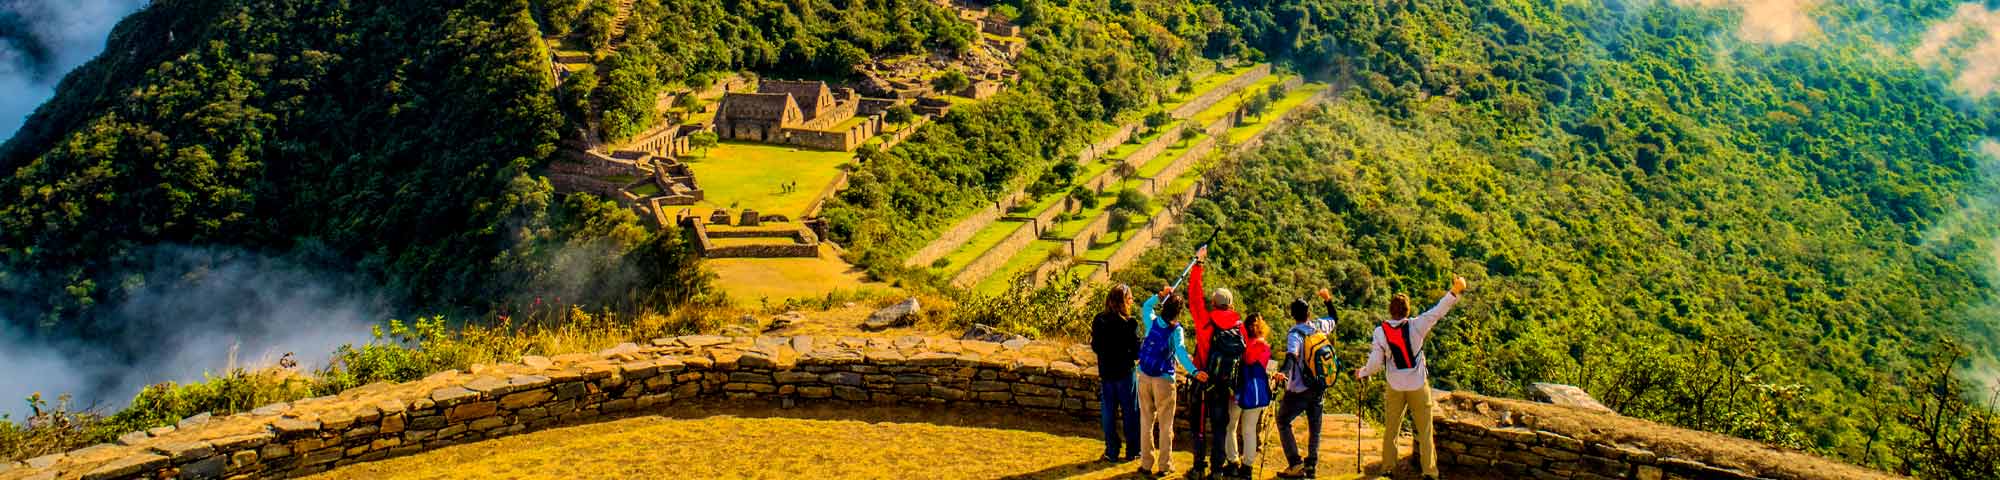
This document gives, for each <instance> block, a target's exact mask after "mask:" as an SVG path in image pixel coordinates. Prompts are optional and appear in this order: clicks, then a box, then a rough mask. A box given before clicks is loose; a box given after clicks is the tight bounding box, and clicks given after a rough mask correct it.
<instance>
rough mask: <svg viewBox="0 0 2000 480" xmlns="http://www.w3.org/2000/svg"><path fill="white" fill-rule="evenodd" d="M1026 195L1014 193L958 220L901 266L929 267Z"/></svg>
mask: <svg viewBox="0 0 2000 480" xmlns="http://www.w3.org/2000/svg"><path fill="white" fill-rule="evenodd" d="M1026 195H1027V194H1025V193H1021V192H1014V194H1012V195H1009V196H1007V197H1006V198H1002V199H1000V201H999V202H996V203H994V204H992V205H987V206H986V207H983V208H980V209H979V210H978V211H974V212H972V214H971V215H968V216H966V217H965V219H964V220H959V221H958V223H955V224H952V226H951V228H948V229H945V231H944V232H943V233H940V234H938V238H937V240H933V241H931V243H930V244H928V245H924V248H923V249H920V250H917V253H916V254H913V255H910V258H909V259H908V260H904V261H903V266H906V267H916V268H924V267H929V266H930V264H931V262H935V261H937V259H940V258H944V256H945V255H949V254H951V252H952V251H953V250H957V249H958V247H960V246H964V245H965V242H967V241H971V240H972V236H973V235H977V234H979V231H980V230H984V229H986V226H987V225H992V224H993V222H995V221H998V220H1000V217H1001V216H1004V215H1006V214H1007V210H1008V209H1010V208H1013V207H1014V203H1015V202H1019V201H1021V198H1022V197H1024V196H1026Z"/></svg>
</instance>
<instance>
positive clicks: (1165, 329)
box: [1139, 322, 1181, 377]
mask: <svg viewBox="0 0 2000 480" xmlns="http://www.w3.org/2000/svg"><path fill="white" fill-rule="evenodd" d="M1180 334H1181V332H1180V328H1178V327H1177V326H1175V325H1173V324H1170V323H1167V322H1157V323H1156V324H1155V325H1153V326H1152V327H1148V328H1147V329H1146V342H1145V343H1141V344H1139V371H1140V372H1143V373H1145V374H1146V375H1147V376H1153V377H1163V376H1166V375H1167V374H1169V373H1173V372H1174V342H1173V338H1172V337H1170V335H1173V336H1177V335H1180Z"/></svg>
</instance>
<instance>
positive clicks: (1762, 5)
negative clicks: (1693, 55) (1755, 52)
mask: <svg viewBox="0 0 2000 480" xmlns="http://www.w3.org/2000/svg"><path fill="white" fill-rule="evenodd" d="M1674 4H1676V5H1680V6H1684V7H1707V8H1736V9H1739V10H1742V11H1743V24H1742V25H1741V26H1740V27H1738V28H1737V30H1736V37H1737V38H1740V39H1742V40H1743V41H1746V42H1751V43H1762V44H1782V43H1791V42H1796V41H1799V40H1804V39H1806V38H1808V37H1811V36H1813V35H1817V34H1819V31H1820V30H1819V22H1818V21H1815V20H1813V18H1812V16H1811V15H1810V14H1811V13H1812V10H1813V9H1814V8H1817V7H1819V0H1674Z"/></svg>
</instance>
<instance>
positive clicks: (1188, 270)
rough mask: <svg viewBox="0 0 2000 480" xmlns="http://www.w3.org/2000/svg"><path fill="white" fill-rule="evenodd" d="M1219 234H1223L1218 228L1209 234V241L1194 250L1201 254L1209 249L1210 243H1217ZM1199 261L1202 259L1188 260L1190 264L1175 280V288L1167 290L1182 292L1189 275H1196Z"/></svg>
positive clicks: (1182, 268)
mask: <svg viewBox="0 0 2000 480" xmlns="http://www.w3.org/2000/svg"><path fill="white" fill-rule="evenodd" d="M1218 233H1222V229H1219V228H1218V229H1216V230H1215V231H1213V232H1209V233H1208V239H1207V240H1202V241H1201V244H1200V245H1198V246H1196V247H1195V248H1194V250H1195V251H1197V252H1199V251H1201V249H1204V248H1208V244H1210V243H1213V242H1215V235H1216V234H1218ZM1198 261H1200V259H1198V258H1190V259H1188V263H1187V266H1185V267H1181V276H1180V278H1175V279H1174V286H1172V287H1169V288H1167V289H1168V290H1180V289H1181V283H1183V282H1186V281H1187V278H1188V275H1189V274H1192V273H1194V264H1195V262H1198Z"/></svg>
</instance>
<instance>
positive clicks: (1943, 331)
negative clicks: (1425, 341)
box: [1121, 1, 2000, 475]
mask: <svg viewBox="0 0 2000 480" xmlns="http://www.w3.org/2000/svg"><path fill="white" fill-rule="evenodd" d="M1953 6H1954V5H1952V4H1949V3H1943V2H1917V4H1916V5H1908V6H1900V5H1876V4H1872V3H1870V2H1861V4H1859V5H1842V6H1838V7H1835V6H1831V5H1829V7H1828V8H1826V9H1825V10H1824V11H1823V12H1822V13H1821V15H1820V16H1821V17H1823V18H1825V19H1826V22H1827V23H1828V26H1827V27H1826V28H1825V31H1824V32H1825V33H1824V35H1825V36H1824V37H1822V38H1819V39H1817V40H1812V41H1807V42H1800V43H1793V44H1759V43H1754V42H1745V41H1739V40H1738V39H1736V38H1735V33H1736V31H1737V30H1738V22H1739V21H1749V20H1743V19H1740V18H1737V17H1735V12H1733V11H1731V10H1710V9H1698V8H1676V7H1673V6H1670V5H1661V4H1622V3H1615V2H1614V3H1611V4H1609V5H1608V7H1609V8H1603V9H1598V8H1575V7H1570V6H1567V5H1565V4H1561V3H1559V2H1558V3H1555V4H1549V3H1546V2H1514V3H1505V4H1491V5H1489V4H1481V3H1474V2H1463V3H1461V2H1450V1H1446V2H1391V4H1390V6H1389V8H1388V9H1387V11H1386V12H1377V13H1380V14H1364V11H1370V12H1372V11H1373V10H1372V9H1373V8H1374V6H1372V5H1349V4H1342V3H1339V2H1306V4H1305V5H1302V6H1299V7H1297V10H1292V12H1294V13H1298V14H1304V15H1308V16H1310V17H1312V18H1313V19H1314V20H1313V21H1310V22H1307V23H1309V24H1311V25H1316V26H1317V27H1318V28H1317V29H1313V30H1312V31H1299V30H1289V31H1287V30H1286V26H1287V25H1291V24H1292V23H1291V22H1286V21H1277V22H1269V23H1268V24H1267V23H1266V22H1268V21H1269V18H1268V17H1266V16H1265V13H1263V12H1259V11H1255V10H1254V9H1242V10H1239V9H1233V8H1232V9H1225V11H1226V12H1229V13H1230V14H1231V16H1232V19H1233V21H1238V22H1240V23H1244V24H1246V25H1249V27H1246V29H1247V30H1248V31H1253V32H1264V33H1259V34H1252V35H1251V37H1252V38H1253V39H1255V40H1254V42H1255V44H1256V45H1258V46H1259V47H1261V48H1269V49H1272V52H1273V53H1274V54H1289V55H1306V54H1310V56H1309V57H1307V58H1301V59H1300V60H1299V61H1300V62H1302V63H1303V64H1304V65H1303V66H1302V68H1306V69H1313V68H1320V69H1323V70H1325V71H1333V72H1349V73H1351V75H1352V77H1351V79H1352V81H1353V85H1352V87H1351V88H1350V90H1349V91H1348V92H1347V95H1346V96H1345V97H1344V98H1342V99H1341V100H1340V101H1339V102H1338V103H1336V104H1334V105H1331V106H1329V107H1326V108H1325V109H1323V110H1322V111H1319V112H1316V113H1315V114H1313V115H1312V116H1310V117H1309V118H1308V119H1306V120H1305V121H1304V122H1303V124H1302V125H1301V126H1300V127H1298V128H1297V129H1295V130H1293V131H1291V132H1288V133H1285V134H1282V135H1279V136H1278V137H1276V138H1274V139H1273V140H1272V141H1271V142H1270V143H1269V144H1267V145H1265V146H1264V147H1263V148H1260V149H1257V150H1256V151H1254V152H1249V153H1247V154H1245V155H1244V156H1243V157H1241V158H1240V159H1238V161H1236V162H1234V163H1230V164H1226V165H1222V166H1220V167H1218V168H1217V169H1216V170H1213V171H1211V172H1210V174H1209V178H1210V180H1211V181H1212V182H1214V184H1215V188H1216V189H1217V191H1216V193H1215V194H1214V195H1210V196H1209V197H1207V198H1206V199H1203V200H1200V201H1198V202H1197V204H1196V206H1195V207H1194V208H1193V212H1192V213H1191V214H1190V215H1189V217H1188V218H1189V219H1190V220H1189V223H1188V224H1187V225H1186V226H1184V227H1183V228H1181V229H1180V230H1179V231H1178V232H1177V233H1176V234H1174V235H1172V236H1170V238H1169V240H1168V241H1167V242H1166V243H1165V244H1164V245H1163V246H1162V247H1161V248H1159V249H1157V250H1155V251H1154V252H1153V253H1152V254H1151V255H1150V256H1149V257H1148V259H1147V260H1146V261H1143V262H1142V263H1141V266H1139V267H1137V268H1134V269H1133V270H1132V271H1128V272H1125V273H1124V274H1122V275H1121V279H1122V280H1124V281H1128V282H1132V283H1134V284H1138V285H1147V284H1156V283H1160V282H1163V281H1166V280H1167V279H1168V277H1169V276H1170V275H1172V274H1175V273H1178V271H1179V269H1178V268H1179V264H1180V262H1182V261H1184V259H1185V257H1186V255H1187V253H1188V252H1189V251H1191V250H1192V248H1193V244H1194V243H1195V242H1199V241H1201V240H1200V239H1203V238H1208V236H1209V235H1210V233H1211V232H1216V231H1219V232H1220V234H1219V235H1218V236H1217V237H1216V238H1217V240H1216V244H1215V246H1214V247H1213V248H1214V250H1215V254H1214V257H1213V258H1214V263H1215V267H1214V268H1213V269H1212V271H1214V272H1217V274H1218V275H1220V276H1221V277H1222V279H1219V280H1215V281H1214V282H1215V283H1217V284H1220V285H1227V286H1231V287H1234V288H1239V289H1241V291H1242V292H1243V296H1244V298H1248V299H1250V304H1251V305H1252V306H1253V307H1254V308H1259V309H1266V310H1271V311H1272V314H1273V316H1274V317H1278V316H1280V315H1276V313H1277V309H1278V308H1279V307H1280V306H1282V304H1283V302H1286V301H1289V300H1290V299H1292V298H1296V297H1302V296H1305V295H1308V294H1309V293H1310V292H1311V291H1312V290H1313V289H1316V288H1319V287H1322V286H1328V287H1332V288H1333V289H1334V290H1335V291H1336V292H1339V298H1342V299H1344V305H1343V309H1344V312H1343V317H1344V318H1347V319H1349V320H1350V321H1348V322H1347V323H1346V324H1345V325H1344V326H1343V332H1342V334H1343V335H1344V336H1346V337H1348V338H1349V339H1353V340H1356V341H1357V342H1358V341H1359V339H1361V338H1365V335H1366V334H1367V333H1366V332H1367V329H1369V328H1370V327H1371V325H1372V323H1370V321H1371V320H1375V319H1378V318H1380V317H1383V316H1384V315H1385V313H1383V312H1384V311H1383V305H1385V304H1386V303H1387V299H1388V298H1389V296H1391V295H1392V294H1394V293H1396V292H1404V293H1410V294H1412V295H1413V296H1425V297H1427V296H1432V295H1436V294H1438V293H1439V292H1441V291H1442V288H1443V287H1444V285H1445V282H1446V280H1448V279H1449V278H1450V276H1451V275H1453V274H1458V275H1464V276H1467V277H1469V278H1472V279H1473V282H1474V284H1475V285H1477V287H1475V288H1474V290H1473V293H1472V294H1471V298H1473V300H1472V301H1468V302H1465V303H1462V304H1461V307H1460V310H1458V312H1459V313H1456V314H1455V315H1454V318H1453V319H1452V320H1451V321H1449V322H1448V323H1446V324H1445V326H1443V327H1441V329H1440V333H1439V334H1438V335H1436V336H1435V337H1434V338H1436V339H1437V341H1436V342H1433V344H1432V347H1430V348H1431V350H1432V352H1431V353H1432V358H1433V362H1434V363H1433V365H1434V366H1435V367H1434V368H1435V371H1434V373H1433V377H1432V378H1433V379H1434V382H1435V383H1436V385H1437V386H1438V387H1441V388H1447V389H1469V390H1474V391H1480V392H1485V393H1495V394H1503V395H1517V396H1518V395H1523V394H1525V388H1526V386H1527V384H1528V383H1529V382H1535V381H1552V382H1561V383H1571V384H1576V385H1580V386H1583V387H1584V388H1585V389H1586V390H1588V391H1590V392H1592V393H1593V394H1595V395H1597V397H1598V398H1599V399H1600V400H1603V401H1604V402H1605V403H1606V404H1607V405H1609V406H1611V407H1612V408H1614V409H1617V410H1619V411H1621V412H1624V413H1626V414H1629V415H1635V416H1640V417H1646V418H1654V419H1659V420H1663V421H1667V422H1670V423H1675V424H1679V425H1684V426H1688V427H1693V428H1699V429H1704V430H1711V431H1719V432H1725V433H1729V434H1732V435H1738V436H1743V437H1747V438H1755V439H1760V440H1766V441H1771V442H1774V443H1778V444H1781V445H1790V446H1795V447H1800V448H1806V449H1810V450H1814V451H1818V452H1822V453H1826V454H1830V455H1834V456H1837V457H1841V458H1846V459H1849V460H1850V461H1855V462H1861V463H1867V464H1874V465H1879V466H1884V467H1890V468H1897V469H1901V470H1904V471H1908V472H1912V473H1921V474H1927V475H1940V474H1941V473H1940V472H1939V471H1935V470H1930V469H1929V468H1930V467H1931V466H1932V465H1926V464H1923V463H1920V462H1919V460H1928V461H1932V462H1942V460H1940V459H1938V458H1932V457H1927V456H1928V455H1931V454H1932V453H1934V452H1933V451H1932V450H1927V449H1925V448H1923V447H1924V446H1925V445H1922V444H1924V443H1926V442H1925V440H1926V438H1924V437H1925V435H1926V434H1928V433H1931V432H1934V431H1936V428H1935V426H1934V425H1924V424H1923V422H1924V421H1926V419H1927V418H1928V417H1925V416H1923V415H1920V414H1921V413H1922V412H1920V411H1919V410H1918V409H1916V408H1915V406H1914V404H1917V403H1924V404H1926V405H1929V404H1928V403H1925V402H1913V401H1912V399H1913V398H1919V397H1922V398H1926V399H1928V398H1930V397H1931V394H1932V393H1935V392H1934V390H1935V391H1942V392H1944V395H1943V396H1945V397H1954V396H1957V395H1958V394H1959V393H1954V390H1953V389H1955V388H1957V387H1952V388H1945V387H1940V386H1939V385H1943V384H1942V383H1938V382H1936V381H1935V380H1936V379H1935V378H1933V377H1934V375H1935V372H1937V371H1939V370H1940V369H1948V367H1950V366H1953V365H1958V364H1959V362H1960V360H1961V359H1962V358H1963V357H1962V356H1961V355H1971V356H1973V357H1974V358H1991V355H1992V354H1993V351H1992V349H1993V348H1994V346H1995V345H2000V344H1996V342H1995V341H1996V340H2000V338H1996V337H1995V335H1994V331H1995V330H1993V328H1992V327H1993V324H1992V323H1991V322H1992V319H1993V318H1995V315H1996V313H2000V312H1996V311H1995V310H1994V304H1993V303H1992V300H1993V292H1994V291H1995V288H1996V283H1995V282H1996V278H2000V277H1996V276H1995V274H1996V271H1995V269H1996V267H2000V265H1995V264H1994V261H1995V258H1994V257H1993V256H1992V255H1991V252H1992V251H1993V250H1992V249H1993V248H1994V241H1995V239H1996V238H2000V229H1996V218H1995V215H1994V212H1993V211H1992V210H1990V205H1991V204H1990V201H1991V199H1992V197H1991V195H1993V194H1994V193H1995V191H1996V190H1994V189H1993V186H1994V182H1995V181H1996V180H2000V178H1996V177H1994V176H1993V175H1994V174H1995V173H1996V172H2000V171H1996V170H1994V168H1993V167H1994V165H1996V164H2000V157H1995V156H1994V153H1996V152H1994V151H1995V150H2000V145H1995V144H1994V143H1992V142H1994V141H1993V140H1991V139H1990V138H1989V137H1991V136H1993V135H1995V133H2000V123H1996V121H1995V120H1996V118H1995V117H1994V112H1995V111H1996V109H1995V108H1993V106H1994V105H1995V104H1996V103H2000V102H1995V101H1994V100H1995V99H1994V98H1993V97H1984V98H1980V97H1969V96H1967V95H1965V92H1960V91H1955V90H1953V89H1952V88H1950V87H1949V86H1948V85H1947V82H1945V81H1943V80H1941V78H1945V77H1947V76H1948V75H1949V74H1951V73H1952V72H1951V71H1949V70H1947V71H1942V72H1940V71H1934V70H1932V69H1929V68H1926V66H1925V65H1923V64H1921V63H1920V62H1919V61H1918V60H1916V59H1912V58H1909V57H1906V56H1905V57H1900V58H1899V57H1897V56H1895V55H1894V54H1884V53H1881V52H1883V51H1908V50H1909V49H1911V48H1912V47H1913V46H1914V45H1915V44H1916V43H1917V41H1918V38H1917V35H1918V34H1919V33H1922V32H1921V30H1915V31H1909V32H1907V33H1903V34H1898V35H1888V36H1883V37H1866V36H1862V35H1860V34H1855V33H1853V32H1864V31H1865V32H1877V31H1881V30H1882V29H1881V28H1878V27H1879V25H1873V24H1867V23H1866V22H1897V21H1902V22H1907V23H1910V24H1918V25H1921V24H1922V22H1919V21H1917V20H1919V19H1937V18H1942V17H1946V16H1949V15H1950V13H1949V12H1950V11H1951V9H1952V7H1953ZM1281 16H1282V15H1281ZM1257 25H1269V28H1275V29H1277V30H1275V31H1274V30H1269V29H1266V28H1262V27H1257ZM1419 25H1421V26H1424V28H1416V26H1419ZM1419 32H1421V35H1419ZM1878 42H1879V43H1878ZM1876 45H1886V47H1885V48H1877V47H1876ZM1288 48H1296V50H1291V51H1290V52H1288V51H1287V49H1288ZM1328 56H1330V57H1332V58H1334V59H1335V60H1332V61H1331V62H1330V63H1324V64H1314V63H1313V62H1321V61H1324V60H1323V59H1325V58H1328ZM1973 61H1978V60H1977V59H1974V60H1973ZM1954 345H1956V347H1954ZM1354 354H1355V355H1357V356H1358V354H1359V352H1354ZM1959 385H1960V386H1963V384H1959ZM1940 388H1943V390H1938V389H1940ZM1986 388H1991V387H1986ZM1969 393H1983V392H1969ZM1981 398H1984V395H1981ZM1986 435H1988V436H1989V437H1988V438H1987V440H1985V442H1986V445H1989V446H1990V445H1992V444H1993V440H1992V438H1991V437H1990V435H1991V432H1990V431H1988V432H1987V433H1986ZM1928 440H1930V441H1935V440H1936V437H1931V438H1929V439H1928ZM1982 462H1983V463H1984V466H1983V468H1985V469H1987V470H1977V469H1975V470H1958V472H1961V473H1962V472H1964V471H1990V469H1991V468H1992V467H1993V465H1992V462H1991V459H1990V457H1989V458H1987V459H1986V460H1983V461H1975V463H1982Z"/></svg>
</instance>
